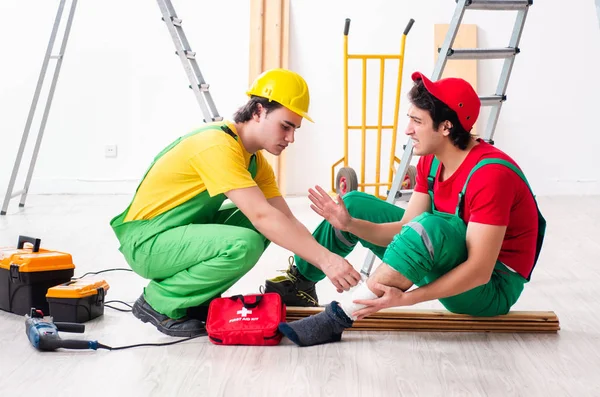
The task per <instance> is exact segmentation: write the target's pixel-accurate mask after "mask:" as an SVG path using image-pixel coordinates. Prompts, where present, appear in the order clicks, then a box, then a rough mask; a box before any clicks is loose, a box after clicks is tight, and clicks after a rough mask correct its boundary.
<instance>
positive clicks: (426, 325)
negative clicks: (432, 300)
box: [286, 307, 560, 333]
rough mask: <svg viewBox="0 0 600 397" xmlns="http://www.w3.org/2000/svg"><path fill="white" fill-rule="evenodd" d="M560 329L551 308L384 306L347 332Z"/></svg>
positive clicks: (291, 312)
mask: <svg viewBox="0 0 600 397" xmlns="http://www.w3.org/2000/svg"><path fill="white" fill-rule="evenodd" d="M321 311H323V307H288V308H287V315H286V318H287V321H288V322H291V321H296V320H300V319H302V318H304V317H308V316H310V315H313V314H317V313H319V312H321ZM559 330H560V323H559V320H558V316H557V315H556V313H554V312H552V311H513V312H510V313H508V314H506V315H502V316H495V317H474V316H468V315H464V314H455V313H450V312H447V311H444V310H403V309H385V310H382V311H380V312H378V313H375V314H373V315H371V316H369V317H367V318H365V319H362V320H359V321H355V322H354V325H353V326H352V328H350V329H349V331H429V332H507V333H511V332H530V333H549V332H550V333H552V332H557V331H559Z"/></svg>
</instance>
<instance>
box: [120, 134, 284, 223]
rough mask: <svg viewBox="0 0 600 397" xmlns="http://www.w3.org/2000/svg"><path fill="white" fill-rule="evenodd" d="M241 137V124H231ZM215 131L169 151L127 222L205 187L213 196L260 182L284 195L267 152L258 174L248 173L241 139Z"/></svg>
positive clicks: (156, 166)
mask: <svg viewBox="0 0 600 397" xmlns="http://www.w3.org/2000/svg"><path fill="white" fill-rule="evenodd" d="M225 124H226V125H227V126H228V127H229V128H230V129H231V131H232V132H233V133H234V134H236V135H237V131H236V129H235V126H234V124H233V123H231V122H225ZM213 125H214V129H210V130H207V131H202V132H199V133H197V134H194V135H191V136H189V137H187V138H185V139H183V140H182V141H181V142H179V143H178V144H177V145H176V146H174V147H173V148H171V150H169V151H168V152H167V153H165V154H163V156H162V157H160V158H159V159H158V160H157V161H156V162H155V164H154V166H152V168H151V169H150V171H149V172H148V173H147V175H146V177H145V178H144V180H143V181H142V183H141V185H140V186H139V188H138V191H137V193H136V195H135V197H134V199H133V202H132V203H131V206H130V208H129V211H128V213H127V216H126V217H125V222H128V221H132V220H142V219H152V218H154V217H155V216H157V215H160V214H162V213H164V212H166V211H168V210H170V209H172V208H174V207H176V206H178V205H180V204H182V203H185V202H186V201H188V200H190V199H192V198H193V197H195V196H197V195H198V194H200V193H202V192H203V191H205V190H208V194H209V195H210V196H211V197H213V196H216V195H218V194H221V193H225V192H227V191H229V190H233V189H241V188H247V187H252V186H258V187H259V188H260V189H261V191H262V192H263V194H264V195H265V197H266V198H267V199H269V198H272V197H277V196H281V193H280V191H279V188H278V187H277V182H276V181H275V174H274V173H273V169H272V168H271V165H270V164H269V163H268V162H267V160H266V159H265V158H264V156H263V155H262V153H260V152H257V153H256V166H257V171H256V177H255V178H254V179H252V175H251V174H250V172H249V171H248V166H249V165H250V158H251V157H252V154H251V153H248V151H246V149H245V148H244V146H243V144H242V142H241V140H240V139H239V138H238V139H237V140H236V139H234V138H233V137H232V136H231V135H229V134H227V133H225V132H224V131H223V130H222V129H221V128H220V126H221V125H223V123H213Z"/></svg>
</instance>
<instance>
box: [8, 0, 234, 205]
mask: <svg viewBox="0 0 600 397" xmlns="http://www.w3.org/2000/svg"><path fill="white" fill-rule="evenodd" d="M66 1H67V0H60V4H59V7H58V12H57V14H56V19H55V22H54V26H53V28H52V33H51V35H50V41H49V43H48V48H47V50H46V55H45V57H44V61H43V63H42V69H41V71H40V76H39V79H38V84H37V87H36V90H35V94H34V96H33V102H32V104H31V108H30V110H29V116H28V117H27V122H26V124H25V131H24V132H23V137H22V139H21V145H20V147H19V151H18V152H17V157H16V159H15V165H14V167H13V171H12V175H11V177H10V181H9V184H8V189H7V192H6V196H5V198H4V202H3V204H2V209H1V210H0V215H6V211H7V210H8V206H9V204H10V200H11V199H12V198H14V197H16V196H18V195H21V200H20V203H19V207H24V206H25V200H26V198H27V193H28V191H29V186H30V184H31V178H32V175H33V170H34V168H35V163H36V160H37V156H38V154H39V150H40V146H41V143H42V137H43V134H44V129H45V127H46V121H47V120H48V114H49V112H50V106H51V104H52V98H53V96H54V90H55V88H56V83H57V81H58V75H59V73H60V68H61V65H62V60H63V58H64V53H65V49H66V46H67V41H68V38H69V33H70V31H71V25H72V22H73V17H74V14H75V7H76V5H77V0H72V2H71V8H70V12H69V14H68V18H67V23H66V27H65V32H64V35H63V40H62V44H61V48H60V52H59V54H58V55H52V51H53V48H54V42H55V40H56V36H57V34H58V29H59V26H60V25H61V21H62V19H63V11H64V8H65V3H66ZM158 6H159V8H160V10H161V13H162V15H163V18H162V19H163V21H165V23H166V25H167V28H168V29H169V33H170V34H171V37H172V38H173V41H174V43H175V48H176V49H177V51H176V54H177V55H178V56H179V59H180V60H181V62H182V64H183V68H184V70H185V72H186V74H187V76H188V79H189V80H190V88H191V89H192V90H193V91H194V94H195V95H196V99H197V100H198V104H199V105H200V109H201V110H202V113H203V115H204V122H211V121H221V120H223V117H221V116H219V114H218V112H217V108H216V106H215V104H214V101H213V99H212V96H211V94H210V92H209V85H208V84H207V83H206V81H204V78H203V77H202V73H201V72H200V68H199V67H198V63H197V62H196V53H195V52H193V51H192V50H191V48H190V44H189V42H188V40H187V37H186V36H185V33H184V31H183V28H182V27H181V22H182V20H181V19H180V18H178V17H177V14H176V13H175V9H174V8H173V4H171V1H170V0H158ZM55 59H56V60H57V64H56V67H55V70H54V76H53V79H52V83H51V86H50V90H49V93H48V98H47V100H46V107H45V109H44V114H43V117H42V121H41V126H40V131H39V133H38V137H37V140H36V144H35V148H34V150H33V155H32V159H31V163H30V165H29V171H28V173H27V177H26V180H25V187H24V188H23V189H22V190H19V191H16V192H14V186H15V181H16V179H17V174H18V172H19V167H20V165H21V161H22V159H23V152H24V151H25V146H26V143H27V138H28V137H29V131H30V129H31V124H32V121H33V117H34V116H35V111H36V108H37V104H38V101H39V97H40V92H41V90H42V86H43V83H44V80H45V77H46V73H47V70H48V64H49V62H50V60H55Z"/></svg>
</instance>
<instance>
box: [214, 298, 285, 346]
mask: <svg viewBox="0 0 600 397" xmlns="http://www.w3.org/2000/svg"><path fill="white" fill-rule="evenodd" d="M285 316H286V307H285V304H284V303H283V302H282V301H281V296H280V295H279V294H278V293H275V292H268V293H266V294H255V295H235V296H231V297H226V298H217V299H214V300H213V301H212V302H211V303H210V305H209V307H208V318H207V321H206V331H207V332H208V337H209V339H210V341H211V342H212V343H214V344H215V345H261V346H270V345H277V344H279V342H281V338H282V336H283V335H282V334H281V333H280V332H279V329H278V328H277V327H278V325H279V323H281V322H284V321H285Z"/></svg>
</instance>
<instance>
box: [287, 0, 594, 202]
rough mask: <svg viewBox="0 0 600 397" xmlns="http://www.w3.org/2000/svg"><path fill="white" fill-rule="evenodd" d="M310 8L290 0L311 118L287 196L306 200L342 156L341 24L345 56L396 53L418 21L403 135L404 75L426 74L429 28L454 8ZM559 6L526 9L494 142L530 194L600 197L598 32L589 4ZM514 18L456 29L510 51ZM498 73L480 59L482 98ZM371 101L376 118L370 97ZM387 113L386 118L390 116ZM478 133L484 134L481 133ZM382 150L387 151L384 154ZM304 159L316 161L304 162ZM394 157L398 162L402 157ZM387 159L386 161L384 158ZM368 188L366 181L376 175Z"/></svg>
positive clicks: (446, 2) (430, 0) (477, 15)
mask: <svg viewBox="0 0 600 397" xmlns="http://www.w3.org/2000/svg"><path fill="white" fill-rule="evenodd" d="M316 4H317V2H316V1H294V2H292V35H291V45H292V46H293V48H294V51H293V52H292V57H291V67H293V68H295V69H296V70H297V71H299V72H300V73H302V74H303V75H304V76H305V77H306V79H307V80H308V81H309V84H310V88H311V94H312V100H313V102H312V109H311V113H312V116H313V118H314V119H315V121H316V124H314V125H310V123H305V124H304V126H303V127H302V132H301V133H299V134H298V139H297V143H296V145H295V147H294V148H293V149H292V151H290V152H291V155H290V160H289V161H288V164H289V172H290V177H289V180H290V181H291V182H290V185H291V186H290V188H289V191H290V192H294V193H304V192H305V191H306V189H307V187H309V186H311V185H312V184H315V183H320V184H323V185H325V186H330V167H331V165H332V164H333V163H334V162H335V161H337V160H338V159H339V158H341V157H342V156H343V146H342V142H343V132H342V127H343V124H342V122H343V113H342V110H343V108H342V106H343V96H342V88H343V78H342V77H343V75H342V73H343V69H342V67H343V47H342V45H343V34H342V31H343V25H344V19H345V18H351V20H352V22H351V28H350V36H349V47H350V48H349V51H350V52H351V53H364V52H369V53H394V52H396V51H398V48H399V39H400V36H401V34H402V31H403V29H404V26H405V25H406V23H407V22H408V20H409V19H410V18H414V19H415V24H414V26H413V29H412V30H411V32H410V34H409V36H408V38H407V48H406V54H405V56H406V60H405V64H404V78H403V84H402V102H401V109H400V128H401V131H403V130H404V127H405V125H406V121H405V120H406V118H405V116H404V115H406V110H407V106H408V104H407V100H406V93H407V91H408V89H410V85H411V81H410V73H411V72H413V71H415V70H419V71H422V72H425V73H426V74H428V75H431V72H432V71H433V66H434V61H433V55H434V54H433V40H434V39H433V25H434V24H436V23H449V22H450V20H451V17H452V14H453V10H454V6H455V2H454V1H451V0H427V1H396V2H392V1H385V0H372V1H370V2H369V3H368V4H369V5H368V6H366V5H365V3H364V2H363V1H341V0H340V1H327V2H323V1H322V2H319V4H322V8H320V10H319V11H318V12H317V11H316V9H315V5H316ZM566 4H567V2H564V1H561V0H546V1H535V2H534V4H533V6H532V7H531V9H530V12H529V14H528V18H527V23H526V26H525V30H524V33H523V36H522V40H521V44H520V47H521V50H522V52H521V54H519V55H518V56H517V59H516V62H515V66H514V69H513V73H512V77H511V80H510V83H509V87H508V92H507V97H508V101H507V102H506V103H505V105H504V107H503V110H502V112H501V115H500V121H499V123H498V126H497V129H496V134H495V141H496V145H497V146H498V147H499V148H501V149H503V150H505V151H507V152H508V153H509V154H510V155H512V156H513V158H514V159H515V160H516V161H518V162H519V163H520V164H521V166H522V167H523V168H524V170H525V171H526V174H527V175H528V178H529V179H530V182H531V183H532V185H533V187H534V190H535V192H536V193H538V194H591V193H594V194H599V193H600V183H599V176H598V175H599V174H600V172H599V171H600V166H598V164H597V161H596V156H597V155H598V152H599V149H600V131H598V127H597V122H596V121H595V119H594V115H595V114H597V112H598V110H597V109H598V106H599V105H600V100H599V99H598V96H597V93H598V92H599V91H600V81H599V78H598V70H600V51H598V48H600V31H599V29H598V20H597V18H596V12H595V11H596V10H595V5H594V1H593V0H573V1H570V2H568V4H569V5H568V6H567V5H566ZM515 16H516V13H515V12H489V11H470V12H467V13H466V14H465V18H464V19H463V22H464V23H474V24H477V25H478V26H479V28H478V31H479V34H478V39H479V46H480V47H502V46H506V45H507V44H508V39H509V37H510V33H511V30H512V25H513V23H514V22H513V21H514V18H515ZM354 62H357V61H354ZM354 65H357V64H356V63H354ZM501 66H502V61H501V60H487V61H480V66H479V69H478V75H479V76H478V78H479V87H478V91H479V93H480V95H490V94H493V92H494V91H495V87H496V83H497V80H498V77H499V74H500V70H501ZM370 68H371V67H370ZM372 69H377V65H376V64H373V68H372ZM369 70H371V69H369ZM358 72H359V69H356V70H354V72H353V76H354V81H353V82H351V83H350V89H351V90H352V89H353V90H354V91H355V94H356V95H355V96H354V97H353V98H351V105H350V108H351V109H354V112H355V113H356V114H355V119H354V120H355V121H354V123H355V124H356V123H360V97H359V96H358V95H359V94H360V91H359V90H360V87H361V76H360V74H358ZM375 72H376V70H375ZM372 77H374V78H375V80H369V84H371V85H372V86H374V87H373V88H374V89H376V88H377V84H378V82H377V80H376V78H377V73H375V74H374V75H373V76H372ZM390 77H392V76H390ZM386 79H387V77H386ZM351 81H352V80H351ZM392 81H393V79H392V80H390V82H392ZM386 88H387V87H386ZM389 89H390V90H392V89H393V88H392V87H391V86H390V87H389ZM369 100H370V103H371V104H372V105H373V107H372V108H370V111H371V112H372V116H373V117H375V115H376V113H375V112H376V111H377V109H376V105H377V101H376V97H369ZM351 113H352V111H351ZM484 115H487V112H484ZM387 116H388V117H387V120H389V121H391V120H392V114H391V113H388V114H387ZM371 119H372V120H376V119H375V118H371ZM479 131H480V132H483V126H480V127H479ZM355 134H356V135H355V137H356V140H355V142H356V145H360V140H359V134H360V132H359V131H355ZM372 136H373V137H374V136H375V135H372ZM373 139H374V138H373ZM405 142H406V139H405V138H404V136H401V137H400V138H399V140H398V144H400V145H401V144H404V143H405ZM368 147H369V149H368V151H367V153H368V154H371V155H372V156H373V159H372V161H371V162H369V160H367V162H368V163H369V164H371V165H372V168H374V164H375V160H374V154H375V146H368ZM388 148H389V146H387V145H386V146H385V149H386V151H385V153H388V152H387V150H388ZM399 150H400V149H399ZM309 152H312V153H314V154H315V156H316V158H317V160H315V161H314V162H307V161H305V159H306V156H307V154H308V153H309ZM397 153H398V155H399V157H400V154H401V152H400V151H398V152H397ZM385 158H386V159H389V154H388V155H387V156H386V157H385ZM350 161H351V165H352V162H353V161H355V163H354V168H355V169H359V167H360V158H359V157H358V153H356V155H355V156H354V157H352V154H351V157H350ZM367 176H369V174H367ZM367 181H371V182H373V181H374V174H371V177H370V178H369V177H368V178H367Z"/></svg>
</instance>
